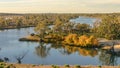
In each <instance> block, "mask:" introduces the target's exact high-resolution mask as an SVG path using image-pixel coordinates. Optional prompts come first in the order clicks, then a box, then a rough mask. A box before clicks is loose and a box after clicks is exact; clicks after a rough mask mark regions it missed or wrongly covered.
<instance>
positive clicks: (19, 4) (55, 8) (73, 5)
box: [0, 0, 120, 13]
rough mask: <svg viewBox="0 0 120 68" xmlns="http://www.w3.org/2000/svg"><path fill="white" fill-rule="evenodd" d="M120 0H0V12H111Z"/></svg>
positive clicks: (119, 6)
mask: <svg viewBox="0 0 120 68" xmlns="http://www.w3.org/2000/svg"><path fill="white" fill-rule="evenodd" d="M112 12H120V0H0V13H112Z"/></svg>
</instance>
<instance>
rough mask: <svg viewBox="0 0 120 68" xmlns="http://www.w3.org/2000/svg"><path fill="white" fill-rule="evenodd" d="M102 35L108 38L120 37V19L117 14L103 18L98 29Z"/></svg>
mask: <svg viewBox="0 0 120 68" xmlns="http://www.w3.org/2000/svg"><path fill="white" fill-rule="evenodd" d="M96 32H97V33H98V35H99V36H100V37H105V38H107V39H120V21H119V19H118V18H117V16H115V15H109V16H106V17H105V18H103V19H102V21H101V22H100V24H99V26H98V29H97V31H96Z"/></svg>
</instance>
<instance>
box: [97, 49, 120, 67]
mask: <svg viewBox="0 0 120 68" xmlns="http://www.w3.org/2000/svg"><path fill="white" fill-rule="evenodd" d="M119 57H120V52H114V53H110V52H109V51H105V50H101V53H100V55H99V60H100V62H101V63H102V65H112V66H114V65H118V63H117V59H118V58H119Z"/></svg>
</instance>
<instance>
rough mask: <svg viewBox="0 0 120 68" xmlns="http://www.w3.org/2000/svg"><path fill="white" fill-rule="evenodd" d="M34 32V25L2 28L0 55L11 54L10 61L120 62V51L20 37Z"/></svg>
mask: <svg viewBox="0 0 120 68" xmlns="http://www.w3.org/2000/svg"><path fill="white" fill-rule="evenodd" d="M84 18H85V17H84ZM84 18H82V19H81V20H80V21H81V22H84V20H85V19H86V18H85V19H84ZM83 19H84V20H83ZM92 20H93V19H92ZM92 20H91V18H87V20H86V22H87V21H88V22H89V23H93V21H92ZM90 21H91V22H90ZM33 32H34V28H33V27H31V28H21V29H10V30H4V31H0V58H1V59H4V58H8V59H9V60H6V61H7V62H10V63H17V62H21V63H24V64H45V65H50V64H57V65H64V64H70V65H74V64H80V65H118V64H119V63H120V57H119V56H120V55H113V54H108V53H107V52H106V51H103V50H98V49H83V48H78V47H70V46H61V45H59V44H50V43H49V44H46V43H35V42H20V41H18V39H19V38H21V37H24V36H26V35H28V34H30V33H33ZM18 59H19V60H18Z"/></svg>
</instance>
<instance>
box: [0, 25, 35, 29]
mask: <svg viewBox="0 0 120 68" xmlns="http://www.w3.org/2000/svg"><path fill="white" fill-rule="evenodd" d="M28 27H35V26H33V25H31V26H20V27H16V26H15V27H14V26H8V27H0V30H8V29H20V28H28Z"/></svg>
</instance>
